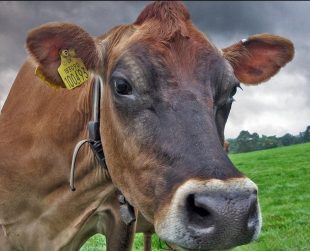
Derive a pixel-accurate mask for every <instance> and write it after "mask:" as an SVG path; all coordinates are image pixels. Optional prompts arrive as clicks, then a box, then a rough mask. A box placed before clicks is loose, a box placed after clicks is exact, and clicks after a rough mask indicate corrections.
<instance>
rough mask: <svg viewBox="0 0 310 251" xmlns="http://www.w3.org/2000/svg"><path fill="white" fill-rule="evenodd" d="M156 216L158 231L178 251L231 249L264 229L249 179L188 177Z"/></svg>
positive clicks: (254, 186)
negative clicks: (190, 178)
mask: <svg viewBox="0 0 310 251" xmlns="http://www.w3.org/2000/svg"><path fill="white" fill-rule="evenodd" d="M156 216H157V217H156ZM156 216H155V230H156V233H157V234H158V235H159V237H160V238H162V239H163V240H165V241H167V242H168V243H170V244H171V245H172V246H173V248H175V249H176V250H190V251H195V250H197V251H198V250H200V251H201V250H205V251H206V250H218V249H228V248H232V247H235V246H239V245H243V244H247V243H249V242H251V241H252V240H254V239H256V238H257V237H258V235H259V232H260V228H261V215H260V208H259V203H258V199H257V187H256V185H255V184H254V183H253V182H252V181H251V180H249V179H248V178H236V179H230V180H227V181H221V180H216V179H213V180H208V181H196V180H189V181H187V182H186V183H185V184H183V185H182V186H180V187H179V188H178V189H177V191H176V193H175V195H174V196H173V199H172V201H171V204H170V205H169V207H168V209H166V210H165V212H163V213H159V214H157V215H156ZM175 245H177V246H178V247H180V248H176V247H175Z"/></svg>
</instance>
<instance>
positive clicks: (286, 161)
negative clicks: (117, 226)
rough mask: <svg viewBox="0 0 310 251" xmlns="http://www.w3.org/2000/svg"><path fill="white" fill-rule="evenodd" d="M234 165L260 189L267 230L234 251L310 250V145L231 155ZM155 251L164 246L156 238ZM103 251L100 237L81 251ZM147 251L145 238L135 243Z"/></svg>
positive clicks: (140, 236)
mask: <svg viewBox="0 0 310 251" xmlns="http://www.w3.org/2000/svg"><path fill="white" fill-rule="evenodd" d="M230 158H231V160H232V161H233V163H234V164H235V165H236V166H237V167H238V169H239V170H241V171H242V172H243V173H245V174H246V175H247V176H248V177H250V178H251V179H252V180H253V181H254V182H255V183H256V184H257V185H258V187H259V196H260V197H259V198H260V205H261V210H262V214H263V228H262V232H261V235H260V237H259V239H258V240H257V241H255V242H253V243H252V244H249V245H245V246H241V247H238V248H235V249H233V250H234V251H268V250H272V251H302V250H304V251H309V250H310V143H307V144H300V145H293V146H288V147H281V148H275V149H270V150H263V151H256V152H250V153H243V154H232V155H230ZM152 242H153V248H152V250H153V251H160V250H164V244H163V243H162V242H160V240H159V239H158V237H157V236H154V237H153V240H152ZM99 250H100V251H102V250H105V248H104V237H103V236H102V235H96V236H94V237H92V238H91V239H90V240H88V242H87V243H86V244H85V245H84V246H83V247H82V249H81V251H99ZM133 250H135V251H142V250H143V236H142V235H141V234H138V235H137V236H136V239H135V244H134V249H133Z"/></svg>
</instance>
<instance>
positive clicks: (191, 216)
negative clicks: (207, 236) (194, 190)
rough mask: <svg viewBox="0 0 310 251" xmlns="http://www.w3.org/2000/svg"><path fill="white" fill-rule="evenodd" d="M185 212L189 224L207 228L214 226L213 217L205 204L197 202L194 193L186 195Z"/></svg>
mask: <svg viewBox="0 0 310 251" xmlns="http://www.w3.org/2000/svg"><path fill="white" fill-rule="evenodd" d="M186 205H187V214H188V220H189V224H190V225H192V226H195V227H198V228H208V227H212V226H214V219H213V215H212V213H211V211H210V210H209V208H208V207H207V205H201V204H200V203H197V200H196V197H195V195H194V194H190V195H189V196H188V197H187V202H186Z"/></svg>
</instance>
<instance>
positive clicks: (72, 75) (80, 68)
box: [58, 49, 89, 90]
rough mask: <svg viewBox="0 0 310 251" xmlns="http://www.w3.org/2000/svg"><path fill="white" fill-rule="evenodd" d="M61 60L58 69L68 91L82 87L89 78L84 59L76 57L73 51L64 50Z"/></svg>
mask: <svg viewBox="0 0 310 251" xmlns="http://www.w3.org/2000/svg"><path fill="white" fill-rule="evenodd" d="M60 58H61V64H60V66H59V67H58V73H59V75H60V77H61V78H62V81H63V82H64V84H65V86H66V87H67V89H69V90H71V89H73V88H75V87H77V86H80V85H81V84H83V83H84V82H85V81H86V80H87V79H88V78H89V74H88V72H87V69H86V67H85V65H84V63H83V61H82V59H80V58H78V57H76V54H75V51H74V50H73V49H70V50H63V51H62V52H61V54H60Z"/></svg>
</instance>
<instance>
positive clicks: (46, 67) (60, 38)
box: [26, 22, 100, 87]
mask: <svg viewBox="0 0 310 251" xmlns="http://www.w3.org/2000/svg"><path fill="white" fill-rule="evenodd" d="M26 47H27V49H28V51H29V54H30V55H31V56H32V58H34V60H35V61H36V63H37V64H38V67H39V70H40V74H42V75H43V77H44V79H45V80H46V81H47V82H50V83H52V84H53V85H56V86H60V87H65V85H64V82H63V80H62V79H61V77H60V75H59V73H58V67H59V66H60V61H61V59H60V54H61V52H62V50H74V52H75V53H76V55H77V57H78V58H80V59H81V60H82V62H83V63H84V65H85V67H86V68H87V70H96V69H97V68H98V65H99V63H100V51H99V46H98V45H97V44H96V41H95V39H94V38H93V37H91V36H90V35H89V34H88V33H87V32H86V31H84V30H83V29H82V28H81V27H79V26H77V25H75V24H70V23H59V22H52V23H47V24H44V25H42V26H39V27H37V28H35V29H33V30H31V31H30V32H29V33H28V36H27V42H26Z"/></svg>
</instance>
